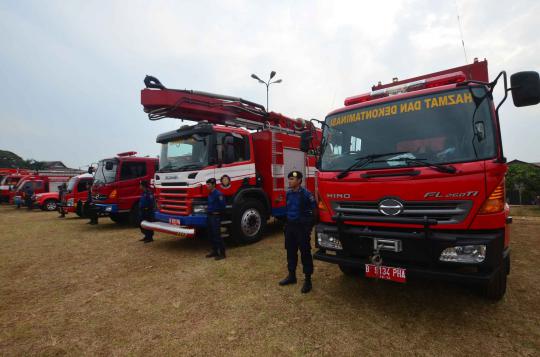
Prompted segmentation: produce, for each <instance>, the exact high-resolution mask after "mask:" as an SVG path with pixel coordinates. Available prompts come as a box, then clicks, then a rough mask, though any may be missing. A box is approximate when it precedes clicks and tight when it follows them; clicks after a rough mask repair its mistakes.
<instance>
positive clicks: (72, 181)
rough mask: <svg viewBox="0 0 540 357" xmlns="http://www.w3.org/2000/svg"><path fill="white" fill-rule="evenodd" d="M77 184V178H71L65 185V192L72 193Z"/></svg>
mask: <svg viewBox="0 0 540 357" xmlns="http://www.w3.org/2000/svg"><path fill="white" fill-rule="evenodd" d="M76 183H77V177H72V178H70V179H69V181H68V183H67V188H66V190H67V192H73V188H74V187H75V184H76Z"/></svg>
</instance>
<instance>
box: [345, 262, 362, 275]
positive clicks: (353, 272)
mask: <svg viewBox="0 0 540 357" xmlns="http://www.w3.org/2000/svg"><path fill="white" fill-rule="evenodd" d="M339 270H341V272H342V273H343V274H345V275H349V276H361V275H360V273H361V272H362V269H359V268H352V267H350V266H346V265H341V264H340V265H339Z"/></svg>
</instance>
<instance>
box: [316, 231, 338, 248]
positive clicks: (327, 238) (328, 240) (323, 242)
mask: <svg viewBox="0 0 540 357" xmlns="http://www.w3.org/2000/svg"><path fill="white" fill-rule="evenodd" d="M317 243H318V244H319V247H321V248H328V249H334V250H343V247H342V245H341V241H340V240H339V239H338V238H336V237H334V236H331V235H329V234H327V233H322V232H318V233H317Z"/></svg>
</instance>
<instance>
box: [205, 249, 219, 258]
mask: <svg viewBox="0 0 540 357" xmlns="http://www.w3.org/2000/svg"><path fill="white" fill-rule="evenodd" d="M217 255H218V254H217V252H216V251H215V250H212V251H211V252H210V253H208V254H206V257H207V258H213V257H217Z"/></svg>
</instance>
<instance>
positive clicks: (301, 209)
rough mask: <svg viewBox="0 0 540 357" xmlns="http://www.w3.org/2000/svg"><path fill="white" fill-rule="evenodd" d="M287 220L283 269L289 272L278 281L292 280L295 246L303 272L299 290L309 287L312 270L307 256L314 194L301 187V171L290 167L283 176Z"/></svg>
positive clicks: (295, 263)
mask: <svg viewBox="0 0 540 357" xmlns="http://www.w3.org/2000/svg"><path fill="white" fill-rule="evenodd" d="M287 177H288V179H289V190H288V191H287V224H286V226H285V249H287V269H288V270H289V275H288V276H287V277H286V278H285V279H283V280H281V281H280V282H279V285H282V286H283V285H289V284H296V265H297V264H298V250H300V257H301V259H302V266H303V271H304V275H305V280H304V285H303V286H302V290H300V291H301V292H302V293H303V294H306V293H308V292H310V291H311V288H312V286H311V275H312V274H313V257H312V256H311V244H310V240H311V229H312V228H313V223H314V211H315V198H314V197H313V194H312V193H311V192H309V191H308V190H306V189H305V188H303V187H302V173H301V172H300V171H291V172H290V173H289V175H288V176H287Z"/></svg>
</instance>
